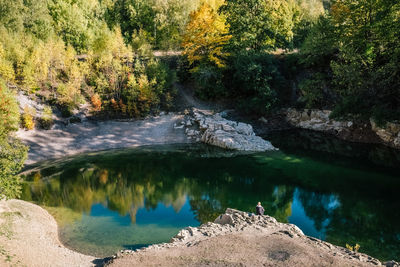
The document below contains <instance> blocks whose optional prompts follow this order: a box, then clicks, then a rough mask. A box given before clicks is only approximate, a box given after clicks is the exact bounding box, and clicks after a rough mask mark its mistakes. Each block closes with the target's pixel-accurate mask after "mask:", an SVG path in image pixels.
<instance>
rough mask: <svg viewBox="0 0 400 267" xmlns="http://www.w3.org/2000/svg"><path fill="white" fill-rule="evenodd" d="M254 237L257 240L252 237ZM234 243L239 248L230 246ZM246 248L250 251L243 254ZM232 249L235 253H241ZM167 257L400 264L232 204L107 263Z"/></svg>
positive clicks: (184, 261) (192, 261)
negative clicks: (214, 215)
mask: <svg viewBox="0 0 400 267" xmlns="http://www.w3.org/2000/svg"><path fill="white" fill-rule="evenodd" d="M238 236H239V237H238ZM240 236H242V237H243V238H244V240H247V241H250V242H256V243H257V242H260V244H257V245H259V246H261V247H263V246H264V249H263V250H262V251H253V250H252V247H253V245H254V243H246V242H247V241H246V242H244V243H241V244H236V243H235V244H234V243H233V242H235V239H237V238H238V239H241V238H240ZM254 238H255V239H256V240H258V241H254V240H253V239H254ZM213 246H217V247H218V253H217V254H214V253H213V252H211V251H209V250H208V249H211V248H212V247H213ZM236 246H238V247H237V248H238V249H239V250H240V251H236V250H235V249H232V247H236ZM207 248H208V249H207ZM226 249H228V251H229V254H224V253H227V252H226ZM248 249H250V251H248ZM204 250H206V251H204ZM179 251H180V252H179ZM185 251H188V253H198V254H199V257H198V258H196V256H194V257H191V258H187V257H188V254H187V253H185ZM242 252H245V253H244V255H247V256H246V257H245V258H243V257H244V256H243V255H242V254H243V253H242ZM232 253H237V255H239V258H237V257H235V255H236V254H232ZM246 253H247V254H246ZM260 254H262V255H260ZM165 257H168V258H169V262H165V264H164V265H165V266H173V265H194V266H199V265H204V264H203V263H205V262H207V263H208V264H207V265H211V266H219V265H224V266H388V267H389V266H399V263H397V262H395V261H389V262H385V263H382V262H381V261H379V260H377V259H375V258H373V257H371V256H368V255H366V254H363V253H358V252H355V251H351V250H349V249H346V248H343V247H339V246H335V245H332V244H330V243H328V242H325V241H322V240H319V239H316V238H313V237H309V236H306V235H304V234H303V232H302V231H301V230H300V229H299V228H298V227H297V226H295V225H293V224H286V223H279V222H277V221H276V219H275V218H273V217H270V216H267V215H264V216H257V215H254V214H250V213H247V212H242V211H238V210H234V209H229V208H228V209H227V210H226V212H225V214H222V215H220V216H219V217H218V218H217V219H216V220H215V221H214V222H213V223H211V222H209V223H206V224H203V225H201V226H199V227H187V228H185V229H183V230H181V231H180V232H179V233H178V234H177V235H176V236H175V237H173V238H172V240H171V242H170V243H163V244H156V245H151V246H149V247H146V248H143V249H139V250H136V251H132V250H123V251H121V252H119V253H118V254H117V255H115V256H114V257H113V259H112V260H111V261H110V262H108V263H107V265H109V266H127V265H134V264H138V263H139V262H140V264H141V265H142V266H148V265H153V264H155V265H156V264H157V262H158V261H162V260H164V259H165ZM200 257H202V258H200ZM253 257H255V258H253ZM224 261H225V262H224ZM222 262H223V263H224V264H221V263H222Z"/></svg>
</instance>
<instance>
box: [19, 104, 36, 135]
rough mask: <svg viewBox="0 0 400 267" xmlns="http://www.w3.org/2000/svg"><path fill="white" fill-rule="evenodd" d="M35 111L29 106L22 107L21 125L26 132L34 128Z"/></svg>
mask: <svg viewBox="0 0 400 267" xmlns="http://www.w3.org/2000/svg"><path fill="white" fill-rule="evenodd" d="M35 115H36V110H35V109H34V108H31V107H29V106H25V107H24V113H23V114H22V125H23V127H24V128H25V129H27V130H33V129H34V128H35V121H34V118H35Z"/></svg>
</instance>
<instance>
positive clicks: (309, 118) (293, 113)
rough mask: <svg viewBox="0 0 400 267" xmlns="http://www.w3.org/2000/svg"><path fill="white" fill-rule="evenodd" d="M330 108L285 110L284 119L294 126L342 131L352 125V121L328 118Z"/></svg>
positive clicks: (326, 130) (323, 130)
mask: <svg viewBox="0 0 400 267" xmlns="http://www.w3.org/2000/svg"><path fill="white" fill-rule="evenodd" d="M330 114H331V111H330V110H312V109H305V110H296V109H292V108H289V109H287V110H286V119H287V120H288V122H289V123H290V124H292V125H293V126H295V127H298V128H303V129H309V130H315V131H321V132H342V131H345V130H348V129H350V128H351V127H352V126H353V122H352V121H337V120H332V119H330V118H329V115H330Z"/></svg>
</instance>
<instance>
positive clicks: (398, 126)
mask: <svg viewBox="0 0 400 267" xmlns="http://www.w3.org/2000/svg"><path fill="white" fill-rule="evenodd" d="M370 123H371V127H372V130H373V131H374V132H375V133H376V134H377V135H378V136H379V137H380V138H381V139H382V140H383V141H384V142H385V143H387V144H391V145H392V146H394V147H396V148H400V123H393V122H388V123H386V126H385V127H384V128H381V127H379V126H378V125H377V124H376V123H375V122H374V121H373V120H372V119H371V120H370Z"/></svg>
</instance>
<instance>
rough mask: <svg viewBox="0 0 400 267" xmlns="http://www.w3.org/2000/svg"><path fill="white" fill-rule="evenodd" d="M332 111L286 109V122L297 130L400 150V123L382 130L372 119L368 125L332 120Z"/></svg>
mask: <svg viewBox="0 0 400 267" xmlns="http://www.w3.org/2000/svg"><path fill="white" fill-rule="evenodd" d="M331 112H332V111H330V110H315V109H304V110H297V109H292V108H289V109H286V110H285V111H284V112H283V113H284V114H285V117H286V120H287V121H288V123H289V124H291V125H292V126H294V127H296V128H302V129H309V130H314V131H320V132H326V133H331V134H334V135H336V136H338V137H340V138H342V139H345V140H349V141H359V142H367V143H383V144H385V145H388V146H391V147H394V148H398V149H400V123H394V122H389V123H387V124H386V126H385V127H383V128H381V127H378V126H377V125H376V123H375V122H374V121H373V120H372V119H371V120H370V121H369V122H367V123H365V122H364V123H361V124H360V123H356V122H353V121H338V120H334V119H330V118H329V116H330V114H331Z"/></svg>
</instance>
